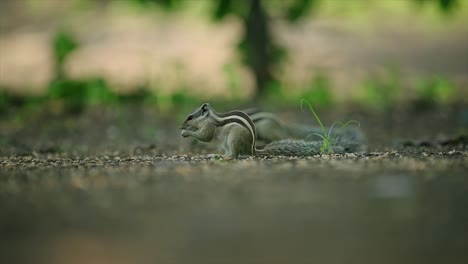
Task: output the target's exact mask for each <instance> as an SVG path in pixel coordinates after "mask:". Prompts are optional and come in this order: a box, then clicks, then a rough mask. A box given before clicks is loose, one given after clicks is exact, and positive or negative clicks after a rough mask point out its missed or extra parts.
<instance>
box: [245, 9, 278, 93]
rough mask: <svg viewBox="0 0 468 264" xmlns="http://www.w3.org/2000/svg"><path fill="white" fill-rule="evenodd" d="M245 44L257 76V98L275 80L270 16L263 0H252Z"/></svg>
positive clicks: (250, 64)
mask: <svg viewBox="0 0 468 264" xmlns="http://www.w3.org/2000/svg"><path fill="white" fill-rule="evenodd" d="M245 32H246V36H245V44H246V52H247V60H248V64H249V66H250V67H251V69H252V71H253V74H254V76H255V86H256V93H255V99H258V98H260V97H262V96H263V95H264V94H265V91H266V89H267V87H268V84H269V83H270V82H271V81H272V80H273V77H272V74H271V69H270V67H271V63H272V54H271V53H272V42H271V37H270V29H269V26H268V18H267V15H266V13H265V11H264V10H263V7H262V4H261V0H251V1H250V11H249V13H248V15H247V19H246V22H245Z"/></svg>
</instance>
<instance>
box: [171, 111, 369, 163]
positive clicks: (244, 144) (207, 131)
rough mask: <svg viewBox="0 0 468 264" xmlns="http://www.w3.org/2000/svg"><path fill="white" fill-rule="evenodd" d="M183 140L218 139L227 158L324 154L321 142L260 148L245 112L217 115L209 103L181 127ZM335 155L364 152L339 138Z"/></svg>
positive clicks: (287, 142)
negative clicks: (188, 138)
mask: <svg viewBox="0 0 468 264" xmlns="http://www.w3.org/2000/svg"><path fill="white" fill-rule="evenodd" d="M180 129H181V130H182V131H181V135H182V137H193V138H195V139H198V140H200V141H203V142H211V141H212V140H213V139H215V138H218V139H219V140H220V141H221V147H222V148H223V149H224V151H225V154H224V158H227V159H234V158H238V157H239V156H246V155H248V156H250V155H253V156H270V155H274V156H308V155H315V154H319V153H320V148H321V146H322V142H321V141H304V140H291V139H285V140H280V141H275V142H272V143H270V144H268V145H266V146H265V147H264V148H263V149H257V148H256V139H257V135H256V128H255V124H254V122H253V121H252V119H251V118H250V117H249V115H247V114H246V113H245V112H242V111H238V110H235V111H230V112H226V113H218V112H216V111H215V110H214V109H213V108H212V107H211V106H210V105H209V104H208V103H204V104H202V105H201V106H200V107H198V108H196V109H195V110H193V111H192V112H191V113H190V114H189V115H188V116H187V118H186V119H185V120H184V122H183V123H182V125H181V126H180ZM334 143H335V145H334V146H333V151H334V152H337V153H344V152H354V151H356V150H359V149H360V147H361V146H360V145H361V144H359V143H355V142H352V141H349V140H347V139H345V138H338V140H337V141H335V142H334Z"/></svg>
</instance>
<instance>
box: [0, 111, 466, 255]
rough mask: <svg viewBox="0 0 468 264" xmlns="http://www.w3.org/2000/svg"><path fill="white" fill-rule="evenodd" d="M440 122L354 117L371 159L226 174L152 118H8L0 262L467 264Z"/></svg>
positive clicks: (451, 129)
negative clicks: (362, 134) (365, 137)
mask: <svg viewBox="0 0 468 264" xmlns="http://www.w3.org/2000/svg"><path fill="white" fill-rule="evenodd" d="M462 109H463V108H462ZM434 111H435V112H436V113H437V114H434V112H430V111H429V112H427V113H423V114H421V113H411V114H408V115H405V116H401V117H398V114H399V113H398V112H397V113H395V114H390V115H388V114H384V117H385V118H383V117H382V116H373V115H369V114H368V115H367V116H366V115H365V114H356V115H359V116H358V119H359V120H363V121H365V122H361V123H364V124H372V125H371V126H368V125H366V126H363V130H364V131H365V132H366V134H368V136H369V146H370V148H369V152H368V153H365V154H355V153H349V154H343V155H335V154H332V155H316V156H312V157H300V158H298V157H292V158H288V157H266V158H253V157H252V158H247V159H240V160H233V161H225V160H216V159H211V158H207V156H206V155H205V154H206V153H210V152H212V151H213V149H212V148H210V146H204V145H201V146H200V145H193V144H191V143H190V142H189V141H184V140H182V139H181V138H180V137H179V135H178V132H177V133H174V131H177V130H176V127H177V124H176V123H177V122H167V121H166V120H165V119H164V117H158V116H155V114H152V113H151V112H145V111H137V112H136V114H135V113H134V114H132V113H125V116H127V118H126V119H124V120H123V121H122V120H121V119H118V118H117V119H116V117H115V116H113V114H112V111H109V110H103V111H100V112H99V114H96V113H95V112H93V111H91V112H85V113H82V114H81V115H79V116H66V117H50V116H47V118H44V116H42V115H39V117H38V116H36V117H35V118H32V119H28V120H23V121H21V122H18V121H15V119H14V118H11V116H9V115H6V116H4V117H2V121H1V122H2V129H1V131H0V132H1V135H2V142H0V143H1V144H0V146H1V147H0V262H1V263H52V264H54V263H285V262H290V263H311V262H312V263H313V262H317V263H466V262H467V261H468V253H467V251H466V248H468V225H467V224H466V223H468V210H466V208H467V204H468V177H467V176H466V171H468V148H467V139H466V136H463V135H462V136H458V134H457V133H456V131H460V129H463V128H464V125H465V123H463V122H464V121H463V120H461V121H460V119H459V118H458V117H459V116H461V115H460V114H459V113H460V108H453V109H452V108H450V109H445V108H444V109H442V110H441V109H436V110H434ZM337 115H341V112H338V113H337ZM352 115H353V114H351V117H352V118H354V116H352ZM426 115H427V116H429V117H431V116H432V119H430V120H431V121H432V122H426V123H427V125H421V124H425V123H424V122H423V121H421V120H424V118H425V117H426ZM331 116H332V115H331ZM325 118H326V119H328V117H325ZM329 119H331V120H333V117H330V118H329ZM70 120H73V122H70ZM119 120H120V121H119ZM147 120H151V122H148V121H147ZM414 120H418V121H417V122H416V121H414ZM426 120H428V119H426ZM132 122H133V123H132ZM163 124H164V125H163ZM441 124H443V125H441ZM388 127H392V129H387V128H388ZM404 127H411V131H410V132H408V129H406V130H404V131H403V130H402V129H401V128H404ZM407 138H409V139H407Z"/></svg>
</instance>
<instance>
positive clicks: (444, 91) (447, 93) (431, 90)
mask: <svg viewBox="0 0 468 264" xmlns="http://www.w3.org/2000/svg"><path fill="white" fill-rule="evenodd" d="M416 92H417V100H418V101H419V102H420V103H421V104H424V105H432V104H434V103H448V102H450V101H451V100H453V98H454V96H455V86H454V84H453V83H452V82H451V81H450V80H448V79H447V78H443V77H440V76H434V77H433V78H430V79H426V80H420V81H419V82H418V83H417V85H416Z"/></svg>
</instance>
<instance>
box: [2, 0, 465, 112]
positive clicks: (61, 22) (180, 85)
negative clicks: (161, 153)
mask: <svg viewBox="0 0 468 264" xmlns="http://www.w3.org/2000/svg"><path fill="white" fill-rule="evenodd" d="M0 16H1V35H0V52H1V57H0V67H1V68H0V94H1V95H0V96H1V97H0V104H1V105H0V107H2V108H6V107H7V105H8V104H9V103H11V102H17V103H18V102H21V103H28V102H27V101H38V100H40V101H45V100H50V99H57V100H59V101H60V100H64V101H65V103H66V104H67V103H73V104H77V105H88V104H108V103H116V102H124V101H125V100H126V99H128V98H129V97H132V96H131V95H134V96H133V97H132V98H133V99H135V98H136V97H140V99H141V100H142V101H146V102H147V103H150V104H159V105H160V106H161V107H162V108H165V107H170V106H172V105H174V104H179V103H182V102H185V103H187V102H188V103H193V104H195V103H194V102H192V101H191V100H194V99H198V100H201V101H203V100H205V101H206V100H211V101H216V100H231V101H232V100H238V101H249V100H252V99H262V100H270V101H267V102H272V101H273V102H276V103H278V102H280V103H283V104H284V103H286V104H288V103H289V104H294V105H297V104H298V102H299V100H300V99H301V98H307V99H308V100H310V101H311V102H312V103H313V104H314V105H315V106H319V107H320V106H331V105H333V104H337V103H342V102H346V103H356V104H359V105H364V106H370V107H388V106H389V105H392V104H399V103H408V102H419V103H423V104H426V103H428V104H432V103H436V104H439V103H453V102H466V101H467V99H466V98H468V89H467V85H468V70H467V69H468V48H467V47H468V26H467V21H468V20H467V19H468V1H466V0H382V1H372V2H369V1H365V0H353V1H339V0H286V1H280V0H272V1H261V0H255V1H234V0H216V1H215V0H213V1H211V0H203V1H190V0H113V1H111V0H95V1H93V0H3V1H1V3H0ZM13 97H15V98H13ZM17 97H24V98H17ZM30 97H36V99H35V100H33V99H31V100H29V98H30ZM26 98H28V99H26ZM67 100H68V101H67Z"/></svg>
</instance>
